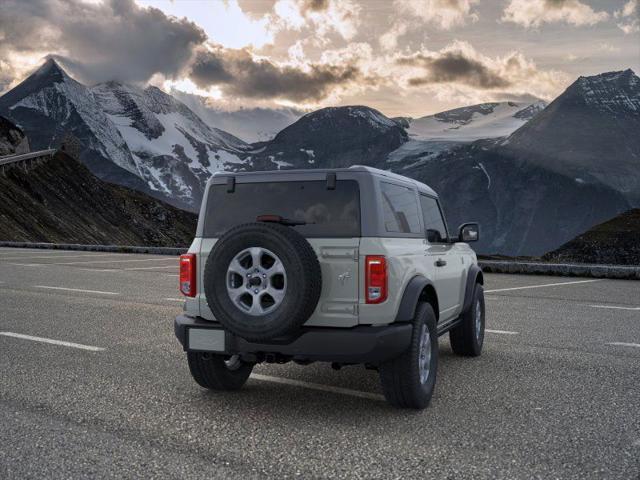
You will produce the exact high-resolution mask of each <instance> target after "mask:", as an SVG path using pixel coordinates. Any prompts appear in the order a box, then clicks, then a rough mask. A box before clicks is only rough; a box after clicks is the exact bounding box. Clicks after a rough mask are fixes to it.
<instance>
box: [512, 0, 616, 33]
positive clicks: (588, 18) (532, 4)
mask: <svg viewBox="0 0 640 480" xmlns="http://www.w3.org/2000/svg"><path fill="white" fill-rule="evenodd" d="M608 18H609V14H608V13H607V12H605V11H600V12H596V11H595V10H594V9H593V8H591V7H590V6H589V5H587V4H586V3H583V2H581V1H580V0H511V1H510V2H509V4H508V5H507V7H506V8H505V9H504V12H503V15H502V21H504V22H512V23H517V24H519V25H522V26H523V27H526V28H531V27H539V26H540V25H542V24H543V23H558V22H564V23H568V24H571V25H575V26H583V25H594V24H596V23H598V22H602V21H605V20H607V19H608Z"/></svg>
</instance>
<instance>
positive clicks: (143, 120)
mask: <svg viewBox="0 0 640 480" xmlns="http://www.w3.org/2000/svg"><path fill="white" fill-rule="evenodd" d="M0 113H2V114H4V115H6V116H8V117H9V118H11V119H12V120H14V121H15V122H16V123H18V124H19V125H20V126H21V127H22V128H23V130H24V131H25V133H26V134H27V136H28V137H29V138H30V139H31V142H32V146H33V147H34V148H47V147H49V146H59V145H61V144H62V143H63V142H64V140H65V138H66V137H68V136H69V135H71V136H73V137H75V138H77V139H78V140H79V141H80V143H81V144H82V150H81V156H80V159H81V160H82V162H83V163H84V164H85V165H87V166H88V167H89V168H90V169H91V171H92V172H93V173H95V174H96V175H98V176H99V177H100V178H102V179H105V180H108V181H110V182H113V183H117V184H121V185H125V186H128V187H131V188H135V189H137V190H140V191H144V192H148V193H150V194H152V195H154V196H157V197H161V198H164V199H166V200H167V201H170V202H172V203H173V204H176V205H179V206H181V207H184V208H189V209H192V210H196V209H197V207H198V205H199V203H200V200H201V198H202V191H203V188H204V184H205V183H206V181H207V179H208V178H209V177H210V176H211V174H212V173H213V172H215V171H217V170H220V169H231V170H233V169H235V168H236V165H237V164H242V163H243V162H242V158H241V156H242V155H241V152H242V151H243V149H245V148H248V145H247V144H245V143H244V142H243V141H241V140H239V139H238V138H236V137H234V136H233V135H231V134H228V133H227V132H224V131H221V130H218V129H215V128H211V127H209V126H208V125H206V124H205V123H204V122H203V121H202V120H201V119H200V118H199V117H198V116H197V115H195V114H194V113H193V112H192V111H191V110H189V108H187V107H186V106H185V105H184V104H182V103H181V102H179V101H177V100H175V99H174V98H173V97H171V96H170V95H167V94H165V93H164V92H162V91H160V90H159V89H157V88H155V87H148V88H146V89H140V88H137V87H133V86H127V85H122V84H119V83H115V82H108V83H105V84H101V85H97V86H95V87H92V88H87V87H85V86H84V85H82V84H80V83H79V82H77V81H75V80H74V79H72V78H71V77H69V75H67V74H66V72H64V70H63V69H62V68H61V67H60V66H59V65H58V64H57V63H56V62H55V61H54V60H53V59H49V60H47V61H46V62H45V64H44V65H43V66H42V67H40V68H39V69H38V70H37V71H36V72H34V73H33V74H32V75H31V76H29V77H28V78H27V79H26V80H24V81H23V82H22V83H21V84H19V85H18V86H16V87H15V88H14V89H12V90H11V91H9V92H8V93H6V94H5V95H4V96H2V97H0Z"/></svg>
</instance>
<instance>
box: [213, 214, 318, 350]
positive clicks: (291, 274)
mask: <svg viewBox="0 0 640 480" xmlns="http://www.w3.org/2000/svg"><path fill="white" fill-rule="evenodd" d="M321 288H322V273H321V270H320V263H319V262H318V258H317V257H316V254H315V252H314V251H313V248H312V247H311V245H310V244H309V242H307V240H306V239H305V238H304V237H303V236H302V235H300V234H299V233H298V232H296V231H295V230H293V229H292V228H290V227H285V226H283V225H279V224H273V223H249V224H245V225H240V226H237V227H234V228H232V229H230V230H229V231H227V232H226V233H225V234H224V235H222V236H221V237H220V239H219V240H218V242H216V245H215V247H214V248H213V250H212V251H211V253H210V255H209V257H208V259H207V263H206V265H205V271H204V291H205V295H206V298H207V302H208V304H209V307H210V308H211V311H212V312H213V315H214V316H215V318H216V319H217V320H218V321H219V322H220V323H222V324H223V325H224V326H225V327H226V328H227V329H228V330H229V331H231V332H233V333H235V334H236V335H238V336H240V337H242V338H244V339H246V340H249V341H254V342H260V341H267V340H270V339H273V338H276V337H280V336H283V335H286V334H289V333H293V332H294V331H295V330H297V329H298V328H299V327H300V326H301V325H302V324H303V323H304V322H306V321H307V319H308V318H309V317H310V316H311V314H312V313H313V311H314V310H315V308H316V305H317V304H318V300H319V298H320V291H321Z"/></svg>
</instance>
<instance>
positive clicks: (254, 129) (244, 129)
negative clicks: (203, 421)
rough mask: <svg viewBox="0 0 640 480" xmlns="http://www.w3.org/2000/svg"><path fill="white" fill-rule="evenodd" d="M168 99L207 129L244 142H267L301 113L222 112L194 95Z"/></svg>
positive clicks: (266, 110) (269, 110)
mask: <svg viewBox="0 0 640 480" xmlns="http://www.w3.org/2000/svg"><path fill="white" fill-rule="evenodd" d="M170 93H171V95H172V96H173V97H175V98H177V99H178V100H180V101H181V102H182V103H184V104H185V105H187V106H188V107H189V108H190V109H191V110H192V111H193V112H194V113H195V114H196V115H198V116H199V117H200V118H202V120H204V121H205V122H206V123H207V124H208V125H215V126H216V127H217V128H220V129H222V130H224V131H225V132H229V133H231V134H232V135H235V136H236V137H238V138H241V139H242V140H244V141H245V142H250V143H255V142H267V141H269V140H271V139H273V137H275V136H276V135H277V133H278V132H279V131H280V130H283V129H285V128H286V127H288V126H289V125H291V124H292V123H294V122H295V121H296V120H298V119H299V118H300V117H302V115H303V114H304V112H302V111H300V110H296V109H295V108H284V107H283V108H242V109H240V110H231V111H228V110H223V109H220V108H214V107H210V106H208V105H206V104H205V99H203V98H202V97H200V96H198V95H192V94H189V93H185V92H181V91H180V90H171V92H170Z"/></svg>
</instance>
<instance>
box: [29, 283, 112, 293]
mask: <svg viewBox="0 0 640 480" xmlns="http://www.w3.org/2000/svg"><path fill="white" fill-rule="evenodd" d="M34 288H46V289H48V290H63V291H65V292H81V293H99V294H101V295H120V294H119V293H118V292H103V291H101V290H84V289H82V288H66V287H50V286H48V285H34Z"/></svg>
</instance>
